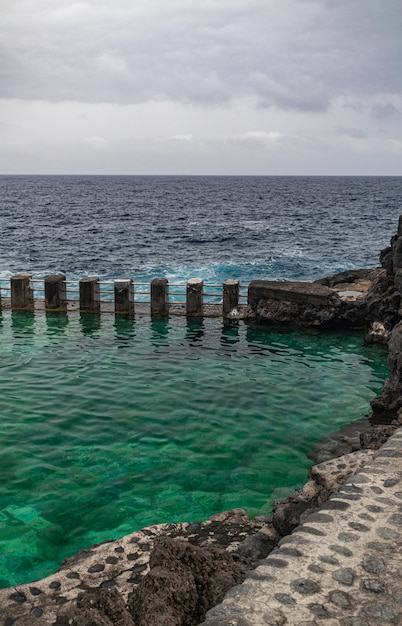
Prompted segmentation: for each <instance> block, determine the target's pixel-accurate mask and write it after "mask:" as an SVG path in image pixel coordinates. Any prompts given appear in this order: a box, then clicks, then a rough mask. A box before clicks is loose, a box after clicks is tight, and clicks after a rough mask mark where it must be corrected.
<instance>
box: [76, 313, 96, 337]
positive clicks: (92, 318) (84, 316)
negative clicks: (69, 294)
mask: <svg viewBox="0 0 402 626" xmlns="http://www.w3.org/2000/svg"><path fill="white" fill-rule="evenodd" d="M80 325H81V331H82V334H83V335H85V336H87V337H95V336H96V335H97V333H98V332H99V330H100V327H101V316H100V315H96V313H80Z"/></svg>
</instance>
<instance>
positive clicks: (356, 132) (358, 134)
mask: <svg viewBox="0 0 402 626" xmlns="http://www.w3.org/2000/svg"><path fill="white" fill-rule="evenodd" d="M336 132H337V133H338V134H339V135H346V137H352V138H353V139H366V138H367V137H368V134H367V132H366V131H365V130H362V129H361V128H349V127H347V126H343V125H342V124H339V125H338V126H337V127H336Z"/></svg>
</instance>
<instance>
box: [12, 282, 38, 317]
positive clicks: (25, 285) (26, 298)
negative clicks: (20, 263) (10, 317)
mask: <svg viewBox="0 0 402 626" xmlns="http://www.w3.org/2000/svg"><path fill="white" fill-rule="evenodd" d="M10 289H11V308H12V309H33V307H34V297H33V287H32V274H16V275H15V276H12V277H11V279H10Z"/></svg>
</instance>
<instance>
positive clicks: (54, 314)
mask: <svg viewBox="0 0 402 626" xmlns="http://www.w3.org/2000/svg"><path fill="white" fill-rule="evenodd" d="M68 323H69V319H68V315H67V312H66V311H51V312H50V311H46V325H47V334H48V335H49V337H52V336H54V335H64V334H65V332H66V327H67V326H68Z"/></svg>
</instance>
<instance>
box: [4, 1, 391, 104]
mask: <svg viewBox="0 0 402 626" xmlns="http://www.w3.org/2000/svg"><path fill="white" fill-rule="evenodd" d="M401 19H402V18H401V11H400V1H399V0H387V2H386V3H379V2H377V1H376V0H348V2H333V1H332V0H302V1H301V0H281V2H277V1H276V0H231V1H229V0H220V2H219V3H218V2H215V1H212V0H203V2H195V0H194V1H193V0H170V2H166V0H148V1H147V2H145V0H137V2H135V3H133V2H132V1H131V0H116V1H115V2H113V3H111V2H108V1H107V0H87V1H82V2H75V3H74V2H73V3H71V2H70V1H69V0H60V1H59V2H58V3H57V5H54V4H52V3H51V4H49V2H48V1H47V0H35V3H32V1H31V0H14V2H12V3H9V6H8V8H7V9H5V10H4V9H3V15H2V22H1V25H0V55H1V58H2V68H1V70H0V95H1V96H3V97H16V98H25V99H47V100H52V101H62V100H77V101H87V102H118V103H136V102H146V101H149V100H165V99H167V100H174V101H179V102H186V101H187V102H196V103H197V102H199V103H203V104H205V103H207V104H211V105H213V104H214V103H219V102H228V101H230V100H233V99H236V98H241V97H252V98H255V101H256V103H257V104H259V105H260V106H262V107H271V106H275V107H277V108H280V109H296V110H300V111H315V112H316V111H325V110H326V109H327V108H328V106H329V104H330V102H331V100H332V99H333V98H335V97H337V96H348V97H349V98H350V99H351V101H353V100H354V101H358V100H359V99H362V98H364V97H367V96H373V95H376V94H380V93H399V92H400V91H401V82H402V73H401V72H400V59H401V56H402V42H401V37H400V33H401V32H402V26H401ZM377 115H378V113H377Z"/></svg>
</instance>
